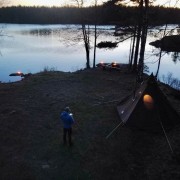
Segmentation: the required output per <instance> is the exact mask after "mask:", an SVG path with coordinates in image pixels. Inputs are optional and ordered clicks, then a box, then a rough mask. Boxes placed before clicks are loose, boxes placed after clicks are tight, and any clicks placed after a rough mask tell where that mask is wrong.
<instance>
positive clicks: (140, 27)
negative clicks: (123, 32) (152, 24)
mask: <svg viewBox="0 0 180 180" xmlns="http://www.w3.org/2000/svg"><path fill="white" fill-rule="evenodd" d="M142 9H143V0H141V1H140V2H139V19H138V27H137V37H136V49H135V55H134V63H133V72H137V62H138V54H139V44H140V39H141V31H142V15H143V14H142Z"/></svg>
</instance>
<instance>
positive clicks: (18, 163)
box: [0, 69, 180, 180]
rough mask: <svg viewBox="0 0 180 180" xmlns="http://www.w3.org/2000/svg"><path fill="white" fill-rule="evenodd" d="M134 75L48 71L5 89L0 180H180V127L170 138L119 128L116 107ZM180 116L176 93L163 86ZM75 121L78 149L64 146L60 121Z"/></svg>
mask: <svg viewBox="0 0 180 180" xmlns="http://www.w3.org/2000/svg"><path fill="white" fill-rule="evenodd" d="M134 85H135V76H134V75H133V74H131V73H127V72H126V71H125V70H121V71H103V70H101V69H94V70H93V69H91V70H83V71H77V72H75V73H63V72H43V73H38V74H35V75H32V76H31V77H29V78H27V79H24V80H23V81H20V82H16V83H8V84H2V83H1V84H0V102H1V103H0V179H1V180H16V179H18V180H21V179H23V180H25V179H26V180H36V179H37V180H61V179H62V180H64V179H65V180H74V179H77V180H78V179H85V180H87V179H91V180H96V179H99V180H101V179H103V180H104V179H107V180H110V179H113V180H114V179H117V180H121V179H122V180H131V179H132V180H136V179H137V180H141V179H142V180H145V179H148V180H156V179H157V180H160V179H162V180H166V179H167V180H169V179H173V180H176V179H180V153H179V152H180V126H179V125H177V126H176V127H175V128H174V129H173V130H172V131H170V132H169V133H168V134H167V135H168V138H169V141H170V144H171V147H172V149H173V153H172V151H171V149H170V147H169V145H168V143H167V141H166V138H165V136H163V135H157V134H151V133H148V132H145V131H133V130H131V129H129V128H127V127H124V126H120V127H119V128H118V129H117V130H116V131H115V132H114V133H113V134H112V135H111V136H110V137H109V138H108V139H107V138H106V137H107V135H109V133H110V132H111V131H112V130H113V129H114V128H115V127H116V126H117V125H118V124H119V123H120V119H119V116H118V114H117V111H116V107H117V104H118V102H119V101H121V100H122V99H123V98H124V97H126V96H127V95H129V94H130V93H132V91H133V89H134ZM161 88H162V89H163V92H164V93H165V94H166V95H167V97H168V99H169V100H170V102H171V103H172V104H173V106H174V108H175V109H176V110H177V112H178V113H179V114H180V98H179V95H178V93H176V94H174V92H173V91H172V90H171V89H170V88H168V87H167V86H162V87H161ZM65 106H69V107H70V108H71V110H72V112H73V115H74V118H75V121H76V123H75V125H74V127H73V142H74V146H73V147H68V146H63V144H62V123H61V121H60V119H59V114H60V112H61V111H62V110H63V108H64V107H65Z"/></svg>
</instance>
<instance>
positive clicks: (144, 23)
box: [138, 0, 149, 82]
mask: <svg viewBox="0 0 180 180" xmlns="http://www.w3.org/2000/svg"><path fill="white" fill-rule="evenodd" d="M148 1H149V0H145V8H143V9H142V11H143V21H142V35H141V49H140V57H139V65H138V81H140V82H141V81H143V77H142V76H143V69H144V53H145V47H146V39H147V28H148V25H147V10H148V6H149V2H148Z"/></svg>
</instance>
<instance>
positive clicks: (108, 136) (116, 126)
mask: <svg viewBox="0 0 180 180" xmlns="http://www.w3.org/2000/svg"><path fill="white" fill-rule="evenodd" d="M122 123H123V121H121V123H119V124H118V125H117V126H116V127H115V128H114V129H113V130H112V131H111V132H110V133H109V134H108V135H107V136H106V139H108V138H109V137H110V136H111V135H112V134H113V132H114V131H115V130H116V129H117V128H118V127H119V126H120V125H121V124H122Z"/></svg>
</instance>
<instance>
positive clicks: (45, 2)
mask: <svg viewBox="0 0 180 180" xmlns="http://www.w3.org/2000/svg"><path fill="white" fill-rule="evenodd" d="M106 1H107V0H98V3H99V4H100V3H102V2H106ZM10 2H11V3H10V4H9V5H15V6H16V5H22V6H64V5H72V0H11V1H10ZM84 2H86V3H85V4H86V5H87V6H88V5H93V3H94V0H84ZM176 2H177V0H156V5H166V6H172V7H174V6H175V5H176V7H179V8H180V0H179V1H178V2H177V3H176Z"/></svg>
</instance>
